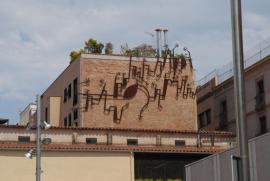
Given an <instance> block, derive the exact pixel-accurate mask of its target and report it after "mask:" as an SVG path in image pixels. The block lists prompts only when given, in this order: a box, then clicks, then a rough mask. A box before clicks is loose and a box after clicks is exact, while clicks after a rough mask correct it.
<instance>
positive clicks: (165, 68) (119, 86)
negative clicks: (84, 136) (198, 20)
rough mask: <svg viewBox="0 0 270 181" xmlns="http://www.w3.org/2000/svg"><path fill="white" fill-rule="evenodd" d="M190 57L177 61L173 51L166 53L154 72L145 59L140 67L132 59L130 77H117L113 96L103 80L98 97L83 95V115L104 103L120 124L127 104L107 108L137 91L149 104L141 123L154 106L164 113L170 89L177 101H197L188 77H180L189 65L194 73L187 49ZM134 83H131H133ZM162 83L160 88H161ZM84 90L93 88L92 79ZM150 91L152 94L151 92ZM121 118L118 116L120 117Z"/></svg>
mask: <svg viewBox="0 0 270 181" xmlns="http://www.w3.org/2000/svg"><path fill="white" fill-rule="evenodd" d="M184 51H185V52H187V54H186V55H185V56H184V57H181V58H176V57H175V56H174V53H173V51H171V50H169V49H166V50H165V51H164V55H163V57H157V60H156V62H155V65H154V68H153V69H151V66H150V64H148V62H147V61H146V59H145V58H144V59H143V61H142V63H141V65H140V66H138V65H135V64H133V60H132V56H130V60H129V66H128V73H120V72H118V73H116V75H115V79H114V86H113V92H112V93H109V92H108V90H107V89H106V82H105V81H104V80H103V79H102V80H100V86H101V87H102V89H101V92H100V93H97V94H93V93H89V92H90V91H89V90H88V89H87V90H86V92H84V93H81V94H82V95H83V98H84V99H85V106H84V111H89V109H90V108H91V107H92V106H95V105H99V103H100V102H101V101H103V109H104V114H106V115H109V114H110V113H111V112H112V113H113V121H114V122H115V123H120V122H121V119H122V115H123V113H124V111H125V110H127V109H128V108H129V103H128V102H127V103H126V104H125V105H123V106H122V107H121V108H120V114H119V113H118V112H119V109H118V107H117V106H114V105H113V106H112V105H107V101H108V100H114V101H117V100H131V99H133V98H134V97H135V96H136V94H137V92H138V91H142V92H143V93H144V94H145V95H146V98H147V100H146V103H145V104H144V105H142V107H141V109H140V112H139V115H138V118H139V119H142V117H143V112H144V111H145V109H146V108H147V107H148V105H149V104H150V103H151V102H156V101H157V105H158V107H157V108H158V109H159V110H160V111H161V110H162V104H161V101H162V100H165V98H166V95H167V89H168V87H169V86H170V87H175V92H176V94H175V97H176V99H178V97H179V96H182V97H183V99H187V98H193V99H194V98H195V96H196V93H197V89H195V90H194V88H193V87H192V86H191V84H190V83H188V75H183V76H182V75H181V74H182V71H183V70H184V69H185V68H186V67H187V65H190V69H191V70H192V69H193V66H192V59H191V55H190V52H189V51H188V50H187V48H184ZM131 80H132V81H131ZM162 81H163V84H162V85H161V87H160V86H159V85H160V84H161V83H160V82H162ZM81 84H82V85H83V86H87V87H88V86H89V85H90V79H89V78H88V79H86V80H85V81H84V82H81ZM150 90H151V91H150ZM118 114H119V115H118Z"/></svg>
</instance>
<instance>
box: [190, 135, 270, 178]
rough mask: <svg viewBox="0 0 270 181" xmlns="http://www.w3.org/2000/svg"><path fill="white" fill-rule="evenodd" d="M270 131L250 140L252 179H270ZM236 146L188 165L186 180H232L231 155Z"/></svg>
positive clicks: (234, 152)
mask: <svg viewBox="0 0 270 181" xmlns="http://www.w3.org/2000/svg"><path fill="white" fill-rule="evenodd" d="M269 143H270V133H267V134H265V135H262V136H259V137H257V138H253V139H251V140H249V155H250V176H251V181H269V180H270V171H269V170H270V144H269ZM236 153H237V150H236V148H234V149H230V150H227V151H224V152H221V153H218V154H215V155H211V156H209V157H207V158H205V159H202V160H199V161H197V162H194V163H191V164H189V165H186V181H232V172H231V170H232V168H231V155H236Z"/></svg>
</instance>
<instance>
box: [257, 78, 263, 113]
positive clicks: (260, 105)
mask: <svg viewBox="0 0 270 181" xmlns="http://www.w3.org/2000/svg"><path fill="white" fill-rule="evenodd" d="M256 92H257V93H256V96H255V100H256V105H255V110H257V111H260V110H261V109H263V108H264V107H265V100H264V82H263V79H261V80H259V81H257V84H256Z"/></svg>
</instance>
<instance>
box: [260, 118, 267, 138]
mask: <svg viewBox="0 0 270 181" xmlns="http://www.w3.org/2000/svg"><path fill="white" fill-rule="evenodd" d="M259 119H260V128H261V130H260V131H261V132H260V134H264V133H266V132H267V123H266V117H265V116H262V117H260V118H259Z"/></svg>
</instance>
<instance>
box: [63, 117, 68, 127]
mask: <svg viewBox="0 0 270 181" xmlns="http://www.w3.org/2000/svg"><path fill="white" fill-rule="evenodd" d="M67 125H68V123H67V117H65V119H64V126H65V127H67Z"/></svg>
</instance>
